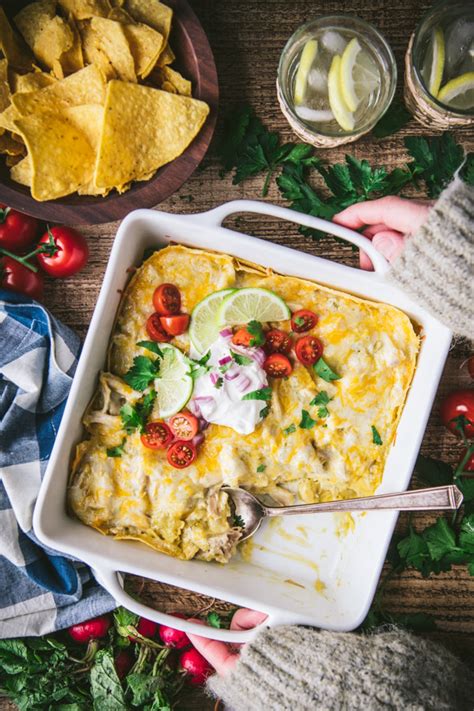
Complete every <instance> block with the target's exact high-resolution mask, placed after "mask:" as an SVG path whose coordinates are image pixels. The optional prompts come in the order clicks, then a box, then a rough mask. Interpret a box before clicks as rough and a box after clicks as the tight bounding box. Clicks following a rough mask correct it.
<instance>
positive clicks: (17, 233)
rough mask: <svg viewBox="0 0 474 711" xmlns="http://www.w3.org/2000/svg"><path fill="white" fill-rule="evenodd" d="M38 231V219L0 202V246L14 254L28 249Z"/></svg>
mask: <svg viewBox="0 0 474 711" xmlns="http://www.w3.org/2000/svg"><path fill="white" fill-rule="evenodd" d="M37 232H38V220H36V219H35V218H34V217H30V215H24V214H23V213H22V212H18V211H17V210H12V208H10V207H7V206H6V205H1V204H0V247H3V249H8V250H9V251H10V252H14V253H15V254H23V253H24V252H26V250H27V249H29V248H30V247H31V246H32V244H33V242H34V240H35V237H36V234H37Z"/></svg>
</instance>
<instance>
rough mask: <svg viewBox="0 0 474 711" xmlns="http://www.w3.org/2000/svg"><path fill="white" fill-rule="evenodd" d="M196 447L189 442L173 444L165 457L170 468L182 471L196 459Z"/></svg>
mask: <svg viewBox="0 0 474 711" xmlns="http://www.w3.org/2000/svg"><path fill="white" fill-rule="evenodd" d="M196 454H197V452H196V447H195V446H194V445H193V444H191V442H181V441H178V442H175V443H174V444H172V445H171V447H170V448H169V449H168V453H167V457H168V462H169V463H170V464H171V466H173V467H176V469H184V468H185V467H189V465H190V464H191V463H192V462H194V460H195V459H196Z"/></svg>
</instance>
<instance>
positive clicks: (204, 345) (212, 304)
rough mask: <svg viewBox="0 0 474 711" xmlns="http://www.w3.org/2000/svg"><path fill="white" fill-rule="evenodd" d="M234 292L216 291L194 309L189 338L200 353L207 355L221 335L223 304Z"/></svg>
mask: <svg viewBox="0 0 474 711" xmlns="http://www.w3.org/2000/svg"><path fill="white" fill-rule="evenodd" d="M234 291H235V289H222V290H221V291H214V293H212V294H209V296H206V298H205V299H203V300H202V301H200V302H199V303H198V304H196V306H195V307H194V309H193V312H192V314H191V324H190V326H189V337H190V339H191V343H192V344H193V346H194V348H195V349H196V350H197V351H198V353H206V351H208V350H209V348H210V347H211V346H212V344H213V343H214V341H215V340H216V338H217V336H218V335H219V331H220V330H221V326H220V323H219V319H218V316H219V311H220V308H221V306H222V302H223V301H224V299H225V298H226V297H227V296H229V294H232V293H233V292H234Z"/></svg>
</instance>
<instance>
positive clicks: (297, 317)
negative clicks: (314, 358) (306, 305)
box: [291, 309, 319, 333]
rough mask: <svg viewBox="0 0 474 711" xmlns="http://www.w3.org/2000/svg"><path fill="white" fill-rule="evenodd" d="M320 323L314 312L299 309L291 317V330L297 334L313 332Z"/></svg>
mask: <svg viewBox="0 0 474 711" xmlns="http://www.w3.org/2000/svg"><path fill="white" fill-rule="evenodd" d="M318 321H319V317H318V316H317V314H315V313H314V311H310V310H309V309H299V311H295V313H294V314H292V316H291V328H292V330H293V331H294V332H295V333H304V332H305V331H311V329H312V328H314V327H315V326H316V324H317V323H318Z"/></svg>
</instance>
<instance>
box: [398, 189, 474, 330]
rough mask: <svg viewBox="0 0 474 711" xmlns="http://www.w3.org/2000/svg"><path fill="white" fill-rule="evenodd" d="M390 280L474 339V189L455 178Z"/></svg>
mask: <svg viewBox="0 0 474 711" xmlns="http://www.w3.org/2000/svg"><path fill="white" fill-rule="evenodd" d="M388 278H389V279H390V280H391V281H392V282H394V283H395V284H396V285H397V286H399V287H400V288H402V289H403V290H404V291H406V292H407V293H408V294H409V295H410V296H411V297H412V298H413V299H415V300H416V301H418V302H419V303H420V304H421V305H422V306H424V307H425V308H426V309H427V310H428V311H430V312H431V313H432V314H433V315H434V316H436V317H437V318H439V320H440V321H442V322H443V323H445V324H446V326H448V327H449V328H450V329H451V330H453V331H454V333H455V334H456V335H459V336H466V337H467V338H469V339H471V340H474V318H473V307H472V305H473V303H474V188H472V187H470V186H468V185H465V184H464V183H463V182H462V181H461V180H459V178H456V179H455V180H454V181H453V182H452V183H451V185H449V187H448V188H446V190H444V192H443V193H442V194H441V196H440V197H439V199H438V201H437V203H436V204H435V205H434V207H433V208H432V209H431V210H430V212H429V215H428V219H427V221H426V222H425V224H424V225H422V227H420V229H419V230H418V231H417V232H416V233H415V234H414V235H413V236H412V237H409V238H408V239H407V241H406V246H405V248H404V250H403V252H402V254H401V255H400V257H398V259H396V260H395V261H394V262H393V264H392V269H391V270H390V272H389V275H388Z"/></svg>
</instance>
